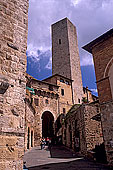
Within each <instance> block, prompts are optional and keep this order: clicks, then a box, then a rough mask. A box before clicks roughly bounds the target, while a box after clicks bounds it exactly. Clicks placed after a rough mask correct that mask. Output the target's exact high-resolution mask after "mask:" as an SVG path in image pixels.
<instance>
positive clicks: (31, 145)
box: [31, 131, 33, 147]
mask: <svg viewBox="0 0 113 170" xmlns="http://www.w3.org/2000/svg"><path fill="white" fill-rule="evenodd" d="M31 147H33V131H31Z"/></svg>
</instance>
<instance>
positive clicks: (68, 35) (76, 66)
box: [52, 18, 83, 104]
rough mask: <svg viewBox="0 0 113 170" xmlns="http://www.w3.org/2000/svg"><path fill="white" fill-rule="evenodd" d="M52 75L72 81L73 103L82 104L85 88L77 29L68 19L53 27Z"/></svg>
mask: <svg viewBox="0 0 113 170" xmlns="http://www.w3.org/2000/svg"><path fill="white" fill-rule="evenodd" d="M52 74H53V75H54V74H60V75H62V76H65V77H67V78H69V79H72V80H73V82H72V94H73V102H74V104H75V103H76V104H77V103H81V102H82V96H83V86H82V77H81V69H80V58H79V50H78V42H77V33H76V27H75V26H74V25H73V24H72V23H71V22H70V21H69V19H68V18H64V19H63V20H61V21H58V22H57V23H55V24H53V25H52Z"/></svg>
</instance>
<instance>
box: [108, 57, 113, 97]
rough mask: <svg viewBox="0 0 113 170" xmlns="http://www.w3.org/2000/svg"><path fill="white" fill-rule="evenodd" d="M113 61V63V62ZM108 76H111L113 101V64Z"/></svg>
mask: <svg viewBox="0 0 113 170" xmlns="http://www.w3.org/2000/svg"><path fill="white" fill-rule="evenodd" d="M112 61H113V60H112ZM108 76H109V82H110V88H111V94H112V99H113V63H112V65H111V66H110V68H109V71H108Z"/></svg>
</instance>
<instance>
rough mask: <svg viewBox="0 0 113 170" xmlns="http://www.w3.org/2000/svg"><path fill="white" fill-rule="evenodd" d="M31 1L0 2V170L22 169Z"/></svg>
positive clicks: (11, 0) (4, 0) (7, 0)
mask: <svg viewBox="0 0 113 170" xmlns="http://www.w3.org/2000/svg"><path fill="white" fill-rule="evenodd" d="M27 32H28V0H1V1H0V155H1V156H0V170H5V169H8V170H21V169H23V167H22V156H23V154H24V116H25V102H24V99H25V94H26V90H25V87H26V80H25V72H26V49H27Z"/></svg>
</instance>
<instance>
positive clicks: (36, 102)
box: [34, 98, 39, 106]
mask: <svg viewBox="0 0 113 170" xmlns="http://www.w3.org/2000/svg"><path fill="white" fill-rule="evenodd" d="M34 103H35V105H36V106H39V99H36V98H34Z"/></svg>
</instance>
